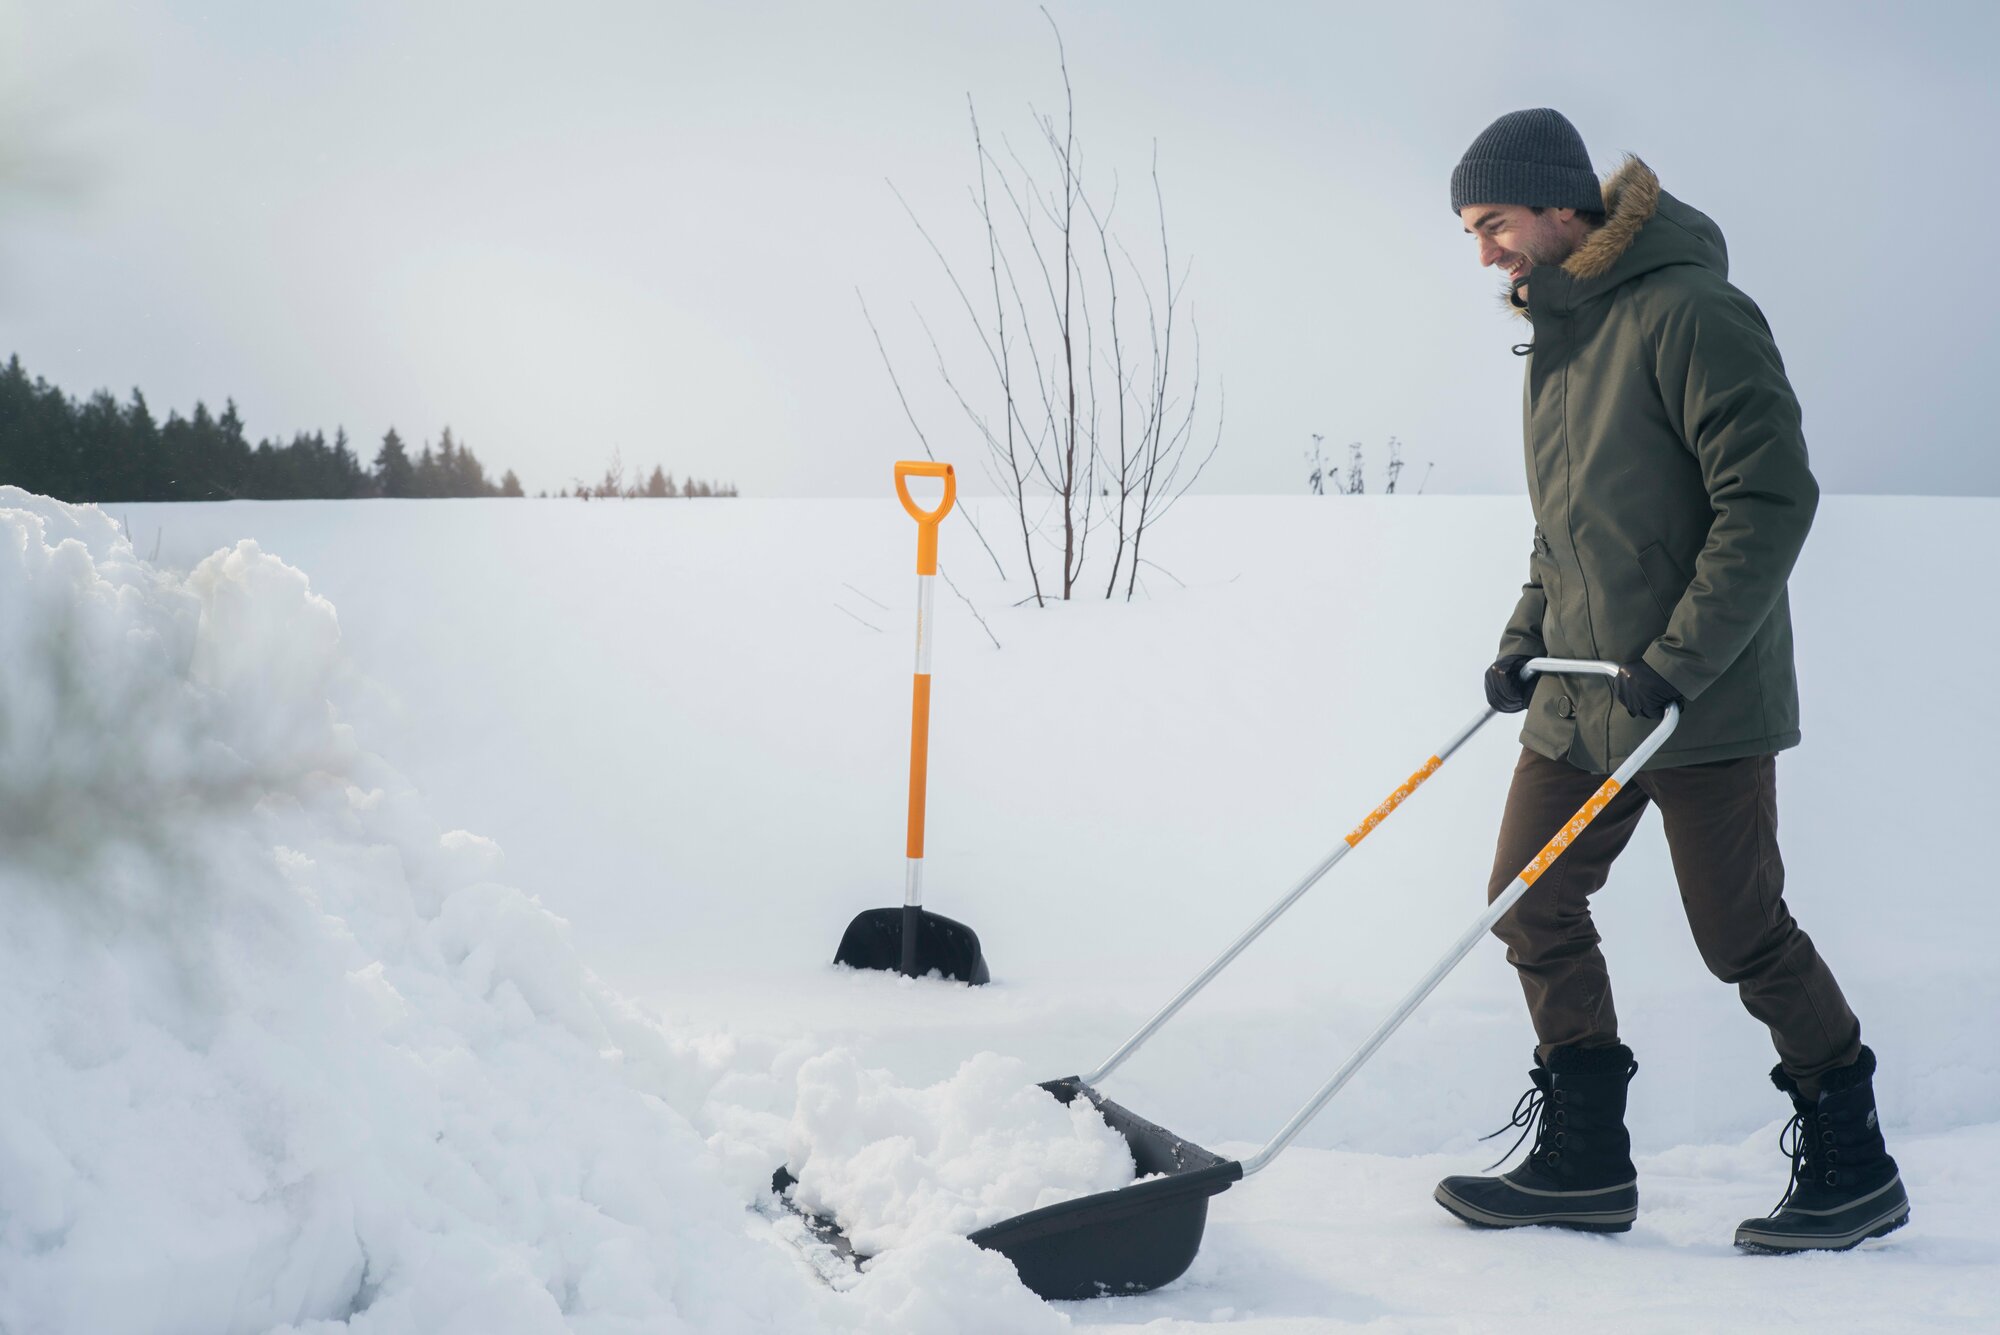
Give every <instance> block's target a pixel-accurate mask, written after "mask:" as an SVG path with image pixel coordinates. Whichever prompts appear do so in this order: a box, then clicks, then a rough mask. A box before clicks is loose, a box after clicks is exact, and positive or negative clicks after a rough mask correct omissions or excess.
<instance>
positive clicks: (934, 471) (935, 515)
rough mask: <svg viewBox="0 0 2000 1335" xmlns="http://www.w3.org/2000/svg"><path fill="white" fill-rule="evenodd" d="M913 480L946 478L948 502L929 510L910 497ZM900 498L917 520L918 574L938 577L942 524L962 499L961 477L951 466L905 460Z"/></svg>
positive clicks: (899, 483) (901, 463)
mask: <svg viewBox="0 0 2000 1335" xmlns="http://www.w3.org/2000/svg"><path fill="white" fill-rule="evenodd" d="M913 477H938V478H943V479H944V499H943V500H941V501H939V502H938V507H937V509H935V510H926V509H924V508H923V507H922V506H921V505H918V504H917V503H916V501H915V500H914V499H913V498H912V497H911V496H910V479H911V478H913ZM896 495H897V497H898V498H900V499H901V500H902V502H903V508H904V509H905V510H908V511H909V512H910V518H912V519H914V520H916V521H917V573H918V574H919V575H935V574H937V546H938V525H939V524H940V523H942V522H943V521H944V517H945V516H946V515H948V514H950V513H951V504H952V502H953V501H955V500H957V499H958V477H957V475H956V474H954V473H953V472H952V471H951V465H950V464H939V463H932V462H931V461H929V460H928V459H904V460H901V461H899V462H898V463H897V464H896Z"/></svg>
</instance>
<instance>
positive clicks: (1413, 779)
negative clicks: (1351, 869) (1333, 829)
mask: <svg viewBox="0 0 2000 1335" xmlns="http://www.w3.org/2000/svg"><path fill="white" fill-rule="evenodd" d="M1442 764H1444V761H1443V760H1441V759H1439V758H1438V757H1437V756H1432V757H1431V758H1430V759H1429V760H1426V761H1425V762H1424V767H1423V768H1422V769H1420V770H1418V771H1417V772H1416V773H1415V774H1412V775H1411V776H1410V777H1409V778H1407V779H1405V780H1403V786H1402V787H1400V788H1398V789H1397V790H1396V791H1395V792H1393V793H1391V794H1389V795H1388V796H1387V797H1385V798H1383V799H1382V805H1381V806H1379V807H1376V808H1375V809H1374V810H1373V811H1371V812H1369V813H1368V819H1367V820H1364V821H1362V822H1361V823H1360V824H1359V825H1357V826H1355V827H1354V833H1352V834H1350V835H1348V836H1347V846H1348V847H1349V848H1353V847H1354V846H1355V845H1357V844H1359V843H1360V842H1361V841H1362V840H1363V839H1366V838H1367V837H1368V835H1369V833H1370V832H1371V831H1373V830H1374V828H1375V827H1376V826H1377V825H1380V824H1381V823H1382V822H1383V821H1385V820H1387V819H1388V818H1389V813H1390V812H1392V811H1394V810H1395V809H1396V808H1397V807H1399V806H1401V805H1403V799H1404V798H1406V797H1408V796H1409V795H1410V794H1411V793H1414V792H1416V791H1417V789H1418V788H1420V787H1422V786H1423V782H1424V780H1425V779H1428V778H1430V777H1431V775H1433V774H1435V773H1437V772H1438V766H1439V765H1442Z"/></svg>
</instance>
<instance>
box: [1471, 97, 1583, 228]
mask: <svg viewBox="0 0 2000 1335" xmlns="http://www.w3.org/2000/svg"><path fill="white" fill-rule="evenodd" d="M1467 204H1525V205H1528V206H1530V207H1533V208H1553V209H1580V210H1582V211H1584V212H1586V213H1602V212H1603V211H1604V195H1603V192H1601V191H1600V190H1599V189H1598V186H1597V173H1596V172H1594V171H1592V170H1591V169H1590V154H1589V153H1587V152H1585V151H1584V147H1583V136H1582V135H1580V134H1578V133H1577V132H1576V127H1575V126H1574V125H1571V124H1570V123H1569V120H1568V118H1567V117H1565V116H1564V115H1563V114H1562V113H1561V112H1560V111H1551V110H1549V108H1547V107H1536V108H1535V109H1534V110H1532V111H1510V112H1508V113H1507V114H1506V115H1504V116H1502V117H1501V118H1500V119H1499V120H1497V121H1494V122H1493V123H1492V124H1491V125H1489V126H1487V127H1486V129H1485V131H1484V132H1483V133H1482V134H1481V135H1480V136H1479V137H1478V138H1477V139H1475V140H1473V141H1472V147H1471V148H1468V149H1466V150H1465V156H1464V157H1462V158H1460V159H1459V161H1458V166H1456V167H1454V168H1453V169H1452V173H1451V211H1452V212H1453V213H1457V212H1458V211H1459V210H1460V209H1462V208H1464V207H1465V206H1466V205H1467Z"/></svg>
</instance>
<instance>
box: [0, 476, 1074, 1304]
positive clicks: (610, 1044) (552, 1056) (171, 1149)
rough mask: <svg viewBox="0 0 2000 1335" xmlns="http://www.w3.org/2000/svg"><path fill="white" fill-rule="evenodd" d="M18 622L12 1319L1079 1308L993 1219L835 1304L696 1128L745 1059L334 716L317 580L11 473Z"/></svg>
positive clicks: (3, 846)
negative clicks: (625, 970) (703, 1051)
mask: <svg viewBox="0 0 2000 1335" xmlns="http://www.w3.org/2000/svg"><path fill="white" fill-rule="evenodd" d="M0 606H5V607H6V608H7V609H8V611H7V616H6V618H5V619H4V622H0V903H4V904H5V905H6V906H7V910H6V912H5V913H4V914H0V1088H4V1089H5V1090H6V1095H5V1097H4V1098H0V1330H6V1331H9V1332H22V1333H23V1335H26V1333H27V1332H41V1331H57V1330H63V1331H68V1330H89V1331H93V1332H105V1333H115V1332H122V1331H142V1330H143V1331H148V1332H177V1331H185V1332H201V1335H223V1333H226V1332H238V1331H241V1332H250V1331H264V1330H270V1329H274V1328H275V1329H297V1330H301V1331H315V1332H325V1331H329V1330H331V1329H335V1328H341V1329H351V1330H354V1331H366V1332H371V1333H382V1335H387V1333H390V1332H412V1333H415V1332H423V1333H424V1335H432V1333H434V1332H447V1331H478V1332H483V1333H494V1335H514V1333H520V1335H528V1333H531V1332H536V1333H539V1332H557V1331H570V1330H573V1331H592V1332H624V1331H631V1332H638V1331H645V1332H648V1333H649V1335H652V1333H656V1332H666V1331H702V1332H719V1331H752V1330H755V1331H778V1330H783V1331H787V1332H798V1331H813V1330H851V1329H865V1330H870V1331H875V1330H884V1331H887V1330H923V1331H949V1330H954V1329H964V1330H967V1331H978V1330H988V1329H991V1330H998V1329H1003V1328H1004V1329H1033V1328H1035V1326H1036V1325H1037V1324H1042V1325H1046V1324H1047V1322H1048V1321H1051V1320H1054V1318H1053V1317H1051V1316H1050V1315H1049V1314H1048V1313H1047V1312H1046V1310H1045V1309H1041V1308H1040V1307H1039V1305H1038V1304H1035V1303H1034V1301H1033V1299H1032V1298H1031V1297H1029V1296H1028V1295H1027V1294H1026V1293H1025V1291H1023V1290H1022V1289H1020V1287H1019V1285H1018V1283H1017V1282H1016V1281H1015V1280H1014V1278H1013V1275H1012V1271H1011V1268H1010V1267H1008V1266H1006V1264H1005V1262H1004V1261H1002V1260H1001V1259H1000V1258H997V1257H993V1256H990V1255H988V1254H984V1253H980V1252H978V1251H977V1249H975V1248H972V1247H971V1246H970V1245H969V1244H964V1243H962V1242H961V1243H959V1244H957V1245H956V1246H942V1247H931V1248H928V1249H924V1250H922V1251H921V1252H920V1253H919V1254H916V1255H913V1256H910V1257H908V1258H904V1259H901V1260H899V1261H898V1262H896V1263H895V1264H893V1265H885V1266H884V1267H883V1268H882V1271H881V1273H880V1274H879V1275H871V1276H869V1277H867V1278H864V1279H863V1280H862V1282H861V1283H860V1284H859V1285H858V1286H856V1288H855V1289H854V1290H853V1292H852V1293H851V1294H850V1295H849V1296H847V1297H846V1298H837V1297H836V1296H835V1295H833V1294H831V1293H828V1292H825V1291H823V1290H819V1289H817V1288H815V1287H814V1286H813V1285H812V1284H811V1282H810V1281H809V1280H808V1279H807V1278H806V1277H805V1276H804V1275H803V1273H802V1271H801V1269H800V1266H799V1264H798V1262H797V1259H796V1257H795V1256H793V1255H792V1254H791V1253H789V1252H788V1251H786V1250H785V1249H783V1248H781V1247H779V1246H776V1245H774V1244H773V1243H772V1242H771V1241H770V1237H769V1233H768V1230H767V1229H765V1228H764V1226H763V1225H762V1224H761V1222H759V1221H757V1220H756V1219H755V1218H754V1217H753V1216H751V1215H750V1214H749V1213H748V1212H747V1211H746V1209H745V1206H746V1203H747V1202H746V1201H745V1200H744V1198H743V1196H742V1195H741V1194H740V1192H736V1191H732V1190H731V1188H730V1187H729V1185H728V1183H727V1181H726V1179H725V1177H724V1175H723V1173H722V1172H721V1171H720V1168H719V1166H718V1162H717V1159H716V1156H715V1155H714V1154H713V1153H712V1152H711V1151H710V1149H709V1148H708V1146H707V1145H705V1144H704V1142H703V1139H702V1137H701V1135H700V1134H699V1133H698V1132H697V1131H696V1129H695V1126H694V1124H693V1122H692V1121H691V1116H693V1115H695V1114H696V1113H697V1111H698V1109H699V1107H700V1104H701V1100H702V1099H703V1098H704V1097H705V1095H706V1091H707V1089H708V1087H709V1085H710V1084H711V1083H712V1081H713V1080H714V1078H715V1077H716V1074H717V1073H716V1072H715V1071H714V1070H713V1069H710V1068H709V1067H708V1066H705V1064H704V1062H703V1061H702V1060H701V1059H700V1058H699V1056H698V1055H697V1054H695V1053H694V1052H692V1051H690V1050H688V1049H686V1048H684V1047H683V1046H682V1045H679V1044H677V1043H675V1042H673V1041H672V1040H671V1039H670V1038H669V1037H668V1036H667V1035H665V1034H664V1033H662V1032H661V1031H660V1030H659V1029H657V1028H656V1027H654V1026H652V1025H650V1024H649V1023H647V1022H645V1021H644V1020H643V1019H641V1018H640V1017H639V1016H637V1015H636V1014H635V1013H634V1012H632V1011H631V1010H629V1009H628V1008H627V1007H626V1006H625V1005H624V1004H623V1003H622V1002H621V1001H620V1000H619V999H618V998H617V997H616V996H615V995H613V994H612V993H610V992H609V991H608V990H607V989H605V988H604V987H602V986H601V985H600V984H599V983H598V982H597V981H596V980H595V979H594V977H592V976H591V975H590V974H589V973H588V972H587V971H586V970H584V969H583V968H582V966H581V965H580V964H579V963H578V961H577V958H576V955H575V953H574V951H573V950H572V949H571V947H570V944H569V941H568V937H567V928H566V925H565V924H564V923H563V922H562V921H561V920H559V919H557V918H555V917H553V916H552V915H550V914H549V913H548V912H546V911H545V910H544V909H542V907H541V906H540V905H539V904H538V903H537V902H536V901H534V900H533V899H531V898H529V897H527V896H526V895H524V894H523V893H521V892H520V891H519V890H516V889H513V888H511V887H509V886H507V885H505V884H502V883H501V882H499V881H498V880H497V879H495V878H496V875H497V872H498V864H499V860H500V854H499V850H498V849H497V848H496V847H495V846H494V845H493V844H492V843H491V842H489V841H487V840H485V839H482V838H479V837H477V836H475V835H471V834H467V833H465V832H463V831H454V832H450V833H445V834H443V835H440V834H439V833H438V831H437V830H436V827H434V826H432V825H430V824H429V822H428V819H427V817H426V816H425V814H424V812H423V811H422V810H421V808H420V807H419V805H418V804H417V802H416V799H415V797H414V795H413V794H412V793H410V792H409V791H408V790H407V787H406V786H405V785H404V784H403V783H402V782H401V781H400V780H399V779H398V778H397V776H396V775H395V774H394V773H393V772H391V771H390V770H388V769H387V768H386V766H384V765H383V764H382V763H381V762H380V761H379V760H377V759H375V758H374V757H372V756H370V755H369V754H367V753H365V752H364V751H362V750H361V749H359V748H358V747H357V745H356V744H355V739H354V738H353V736H352V735H351V734H350V732H349V731H348V730H347V729H346V728H344V727H342V726H341V725H340V723H339V722H338V721H337V720H336V719H335V717H334V714H333V711H332V709H331V708H330V707H329V705H328V702H327V700H328V690H329V687H330V684H331V683H332V682H333V681H334V679H335V678H336V677H337V676H338V675H339V674H340V673H341V671H342V668H341V666H340V655H339V643H340V628H339V622H338V619H337V618H336V616H335V613H334V610H333V608H332V606H331V605H329V604H328V603H327V602H326V601H324V600H323V599H321V598H318V597H316V596H315V595H314V594H313V593H312V591H311V590H310V588H309V587H308V585H307V581H306V579H305V577H304V576H303V575H302V574H300V573H299V572H298V571H297V570H294V569H292V568H290V567H288V566H286V565H285V564H283V563H282V562H281V561H279V560H278V559H276V558H275V557H273V556H271V555H268V554H266V553H264V552H262V551H260V550H259V549H258V547H257V546H256V544H254V543H249V542H244V543H240V544H238V545H237V546H235V547H234V548H232V549H229V550H225V551H221V552H217V553H215V554H214V555H212V556H210V557H209V558H208V559H206V560H204V561H202V562H201V563H200V564H199V565H198V566H197V567H196V568H195V569H194V570H193V571H192V573H191V574H190V575H189V576H188V577H186V578H185V579H177V578H174V577H172V576H169V575H166V574H163V573H161V572H159V571H157V570H154V569H153V568H151V567H149V566H148V565H146V564H145V563H144V562H141V561H139V560H137V559H136V558H135V557H134V555H133V553H132V550H131V548H130V546H129V544H128V543H127V542H126V541H125V540H124V538H123V537H122V536H121V535H120V533H119V532H118V531H117V529H116V528H114V527H113V525H112V524H111V523H110V522H109V521H108V520H107V519H106V518H105V517H104V516H103V515H102V514H100V513H98V512H97V511H95V510H91V509H86V508H71V507H67V506H63V505H60V504H57V503H54V502H49V501H45V500H42V499H40V498H36V497H31V496H27V495H26V494H24V493H22V492H19V491H18V490H14V489H11V488H10V489H0ZM996 1262H998V1267H997V1268H996V1265H995V1263H996ZM938 1293H945V1294H950V1295H954V1297H953V1302H952V1308H953V1310H956V1311H959V1312H961V1313H963V1312H965V1311H967V1310H970V1312H971V1315H970V1316H951V1315H950V1314H949V1313H948V1312H946V1311H945V1310H944V1309H940V1308H939V1307H938V1306H937V1303H938V1302H939V1299H938V1298H937V1297H936V1296H935V1295H936V1294H938ZM924 1295H930V1296H924ZM1024 1302H1025V1303H1026V1304H1028V1305H1029V1308H1022V1307H1021V1306H1020V1304H1022V1303H1024ZM961 1304H963V1306H961ZM1029 1309H1032V1310H1029ZM1002 1314H1010V1315H1007V1316H1005V1318H1004V1319H1005V1324H1004V1325H1001V1326H996V1325H993V1324H992V1323H993V1322H995V1321H1001V1320H1003V1315H1002ZM913 1323H914V1324H913Z"/></svg>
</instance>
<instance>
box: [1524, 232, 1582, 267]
mask: <svg viewBox="0 0 2000 1335" xmlns="http://www.w3.org/2000/svg"><path fill="white" fill-rule="evenodd" d="M1541 221H1542V223H1543V224H1544V225H1543V226H1542V227H1541V228H1540V230H1538V231H1537V233H1536V234H1535V235H1534V236H1532V237H1529V238H1528V239H1527V241H1526V242H1525V243H1523V245H1522V246H1521V249H1520V251H1519V253H1520V254H1522V255H1525V256H1527V257H1528V262H1529V263H1530V264H1532V265H1533V266H1534V268H1535V269H1540V268H1544V267H1548V268H1553V267H1554V266H1556V265H1558V264H1561V263H1562V262H1563V261H1564V260H1566V259H1568V258H1569V257H1570V256H1571V255H1573V254H1575V253H1576V243H1575V242H1574V241H1572V240H1570V239H1569V238H1568V237H1567V236H1565V235H1563V232H1562V229H1561V228H1559V227H1557V226H1556V224H1555V223H1554V222H1553V221H1551V220H1549V219H1542V220H1541ZM1529 272H1530V273H1532V272H1533V270H1532V269H1531V270H1530V271H1529Z"/></svg>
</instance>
